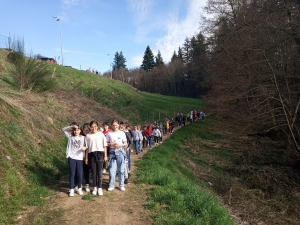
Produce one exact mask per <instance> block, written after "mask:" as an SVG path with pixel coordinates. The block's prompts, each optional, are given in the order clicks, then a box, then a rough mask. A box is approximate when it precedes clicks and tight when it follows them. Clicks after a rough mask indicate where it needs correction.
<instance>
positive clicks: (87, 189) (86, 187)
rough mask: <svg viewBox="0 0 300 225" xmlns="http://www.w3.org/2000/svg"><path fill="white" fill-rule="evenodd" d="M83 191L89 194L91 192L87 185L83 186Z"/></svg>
mask: <svg viewBox="0 0 300 225" xmlns="http://www.w3.org/2000/svg"><path fill="white" fill-rule="evenodd" d="M85 191H86V192H91V190H90V185H88V184H87V185H85Z"/></svg>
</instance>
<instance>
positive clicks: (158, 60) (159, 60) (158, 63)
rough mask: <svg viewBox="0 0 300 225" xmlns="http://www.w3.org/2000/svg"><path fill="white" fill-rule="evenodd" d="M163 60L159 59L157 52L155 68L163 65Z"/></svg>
mask: <svg viewBox="0 0 300 225" xmlns="http://www.w3.org/2000/svg"><path fill="white" fill-rule="evenodd" d="M164 64H165V63H164V61H163V58H162V57H161V54H160V51H159V50H158V53H157V56H155V66H161V65H164Z"/></svg>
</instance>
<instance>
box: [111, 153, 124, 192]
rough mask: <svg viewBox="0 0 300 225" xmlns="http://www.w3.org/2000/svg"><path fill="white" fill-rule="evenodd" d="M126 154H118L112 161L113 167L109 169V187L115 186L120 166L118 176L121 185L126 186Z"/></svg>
mask: <svg viewBox="0 0 300 225" xmlns="http://www.w3.org/2000/svg"><path fill="white" fill-rule="evenodd" d="M124 163H125V162H124V155H123V154H119V155H116V159H113V160H112V162H111V167H110V169H109V187H110V188H114V187H115V182H116V173H117V168H118V178H119V186H120V187H124Z"/></svg>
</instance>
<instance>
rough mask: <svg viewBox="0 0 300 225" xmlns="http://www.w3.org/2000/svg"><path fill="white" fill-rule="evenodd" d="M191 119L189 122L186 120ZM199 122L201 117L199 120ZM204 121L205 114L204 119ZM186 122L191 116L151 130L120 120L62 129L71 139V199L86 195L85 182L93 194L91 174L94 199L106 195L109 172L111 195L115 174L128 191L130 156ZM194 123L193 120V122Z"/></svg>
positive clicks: (180, 116)
mask: <svg viewBox="0 0 300 225" xmlns="http://www.w3.org/2000/svg"><path fill="white" fill-rule="evenodd" d="M187 118H189V119H187ZM199 118H200V117H199ZM202 119H203V121H204V114H203V117H202ZM186 121H190V122H191V118H190V115H188V114H187V115H183V114H179V113H178V114H177V115H176V117H175V120H173V118H171V119H167V118H165V119H164V120H163V121H159V122H154V123H152V124H150V125H148V126H143V129H141V126H140V125H136V126H134V129H132V130H131V128H130V126H129V125H126V124H125V123H123V122H119V121H118V120H113V121H112V122H111V123H110V124H109V123H108V122H104V123H103V124H102V126H103V127H101V126H100V124H99V123H98V122H97V121H91V122H90V123H85V124H83V126H80V125H79V124H78V123H77V122H73V123H71V124H70V125H69V126H66V127H64V128H62V131H63V132H64V134H65V136H66V137H67V138H68V144H67V148H66V157H67V158H68V165H69V171H70V177H69V183H70V191H69V196H71V197H72V196H74V193H75V191H76V192H77V193H78V194H79V195H83V191H82V183H83V178H84V180H85V191H86V192H87V193H90V191H91V189H90V173H89V172H90V170H91V172H92V182H93V186H94V188H93V191H92V194H93V195H97V194H98V195H103V190H102V180H103V173H105V172H106V170H107V171H108V174H109V184H108V189H107V190H108V191H113V190H114V189H115V180H116V174H117V175H118V181H119V190H120V191H125V187H124V185H125V184H129V178H130V168H131V160H130V154H131V152H133V151H135V154H136V155H138V154H139V153H141V152H143V150H144V149H145V148H147V147H148V146H149V149H150V150H151V149H152V148H153V144H154V145H158V144H160V143H162V141H163V140H162V139H163V135H164V134H169V135H170V134H172V133H173V129H174V127H175V126H178V127H180V126H182V125H184V126H185V123H186ZM192 121H193V119H192Z"/></svg>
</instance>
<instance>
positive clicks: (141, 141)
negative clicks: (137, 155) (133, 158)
mask: <svg viewBox="0 0 300 225" xmlns="http://www.w3.org/2000/svg"><path fill="white" fill-rule="evenodd" d="M139 144H140V152H141V151H142V150H143V140H140V142H139Z"/></svg>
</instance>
